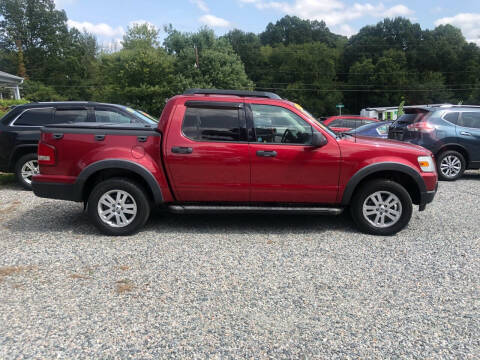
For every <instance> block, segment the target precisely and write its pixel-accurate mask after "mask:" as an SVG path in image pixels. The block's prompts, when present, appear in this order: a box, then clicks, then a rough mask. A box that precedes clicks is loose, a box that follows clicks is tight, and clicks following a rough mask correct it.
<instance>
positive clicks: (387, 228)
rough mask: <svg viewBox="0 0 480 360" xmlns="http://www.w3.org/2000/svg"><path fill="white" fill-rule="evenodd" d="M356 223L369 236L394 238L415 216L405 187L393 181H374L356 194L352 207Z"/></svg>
mask: <svg viewBox="0 0 480 360" xmlns="http://www.w3.org/2000/svg"><path fill="white" fill-rule="evenodd" d="M350 211H351V214H352V217H353V220H354V221H355V223H356V224H357V226H358V227H359V228H360V230H362V231H363V232H365V233H368V234H372V235H383V236H388V235H394V234H396V233H397V232H399V231H400V230H402V229H403V228H405V227H406V226H407V225H408V223H409V221H410V218H411V217H412V212H413V205H412V199H411V197H410V194H409V193H408V191H407V190H405V188H404V187H403V186H402V185H400V184H398V183H396V182H394V181H390V180H383V179H382V180H373V181H371V182H368V183H366V184H365V185H363V186H362V187H361V188H360V189H359V190H358V191H357V192H356V193H355V195H354V197H353V201H352V204H351V207H350Z"/></svg>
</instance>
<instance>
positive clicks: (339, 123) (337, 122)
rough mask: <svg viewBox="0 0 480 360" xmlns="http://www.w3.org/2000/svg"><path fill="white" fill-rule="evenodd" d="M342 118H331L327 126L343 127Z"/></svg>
mask: <svg viewBox="0 0 480 360" xmlns="http://www.w3.org/2000/svg"><path fill="white" fill-rule="evenodd" d="M344 125H345V124H344V121H343V119H337V120H333V121H332V122H331V123H330V125H328V127H345V126H344Z"/></svg>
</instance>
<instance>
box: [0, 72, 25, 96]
mask: <svg viewBox="0 0 480 360" xmlns="http://www.w3.org/2000/svg"><path fill="white" fill-rule="evenodd" d="M22 83H23V78H21V77H19V76H15V75H11V74H8V73H6V72H3V71H0V88H4V89H12V91H13V97H14V98H15V99H17V100H18V99H20V88H19V86H20V85H21V84H22ZM1 96H2V93H1V92H0V98H1Z"/></svg>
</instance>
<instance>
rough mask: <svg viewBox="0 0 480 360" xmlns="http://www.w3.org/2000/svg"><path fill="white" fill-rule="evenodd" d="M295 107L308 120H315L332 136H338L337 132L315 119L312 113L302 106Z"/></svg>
mask: <svg viewBox="0 0 480 360" xmlns="http://www.w3.org/2000/svg"><path fill="white" fill-rule="evenodd" d="M297 109H299V110H300V111H301V112H302V113H303V114H304V115H305V116H306V117H308V118H309V119H310V120H313V121H315V122H316V123H317V124H318V125H319V126H320V127H321V128H322V129H323V130H324V131H326V132H327V133H329V134H330V135H332V136H333V137H335V138H336V137H338V136H337V134H335V133H334V132H333V131H332V130H330V129H329V128H328V127H326V126H325V125H323V124H322V122H321V121H320V120H317V119H316V118H315V117H314V116H313V115H312V114H310V113H309V112H308V111H307V110H305V109H304V108H302V107H301V106H300V105H298V106H297Z"/></svg>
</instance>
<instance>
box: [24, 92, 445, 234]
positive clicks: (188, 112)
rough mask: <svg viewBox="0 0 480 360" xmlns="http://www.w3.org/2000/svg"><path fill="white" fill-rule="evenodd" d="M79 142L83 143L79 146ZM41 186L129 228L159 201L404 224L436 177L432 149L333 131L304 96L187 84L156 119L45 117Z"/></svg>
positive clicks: (36, 183) (383, 228)
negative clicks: (117, 121) (298, 99)
mask: <svg viewBox="0 0 480 360" xmlns="http://www.w3.org/2000/svg"><path fill="white" fill-rule="evenodd" d="M79 144H81V146H79ZM38 159H39V164H40V174H38V175H35V176H34V177H33V191H34V192H35V194H36V195H38V196H41V197H47V198H53V199H64V200H71V201H77V202H84V203H86V207H87V209H88V214H89V216H90V219H91V221H92V222H93V223H94V224H95V225H96V226H97V227H98V228H99V229H100V230H101V231H102V232H104V233H106V234H109V235H126V234H130V233H132V232H135V231H137V230H138V229H140V228H141V227H142V226H143V225H144V224H145V222H146V221H147V219H148V217H149V214H150V209H151V206H161V207H162V208H163V209H165V210H168V211H170V212H173V213H190V212H195V213H209V212H235V213H238V212H240V213H242V212H255V213H262V212H266V213H269V214H272V213H313V214H340V213H341V212H342V211H343V210H344V209H346V208H349V209H350V211H351V213H352V216H353V219H354V220H355V222H356V224H357V225H358V226H359V227H360V229H361V230H363V231H365V232H368V233H372V234H378V235H391V234H394V233H396V232H398V231H400V230H401V229H403V228H404V227H405V226H406V225H407V224H408V222H409V221H410V217H411V215H412V208H413V206H412V204H416V205H419V207H420V210H424V209H425V207H426V205H427V204H428V203H430V202H431V201H432V200H433V198H434V196H435V193H436V189H437V173H436V171H435V165H434V160H433V157H432V154H431V152H430V151H428V150H426V149H424V148H422V147H420V146H415V145H409V144H402V143H401V142H397V141H390V140H382V139H373V138H372V139H368V138H355V137H353V136H349V135H339V136H337V135H335V134H334V133H333V132H332V131H330V130H329V129H328V128H327V127H325V126H324V125H322V124H321V123H320V122H318V121H317V120H316V119H315V118H313V117H312V116H311V115H310V114H309V113H308V112H306V111H305V110H303V109H302V107H301V106H299V105H297V104H294V103H292V102H289V101H287V100H282V99H281V98H280V97H279V96H278V95H275V94H272V93H264V92H248V91H233V90H230V91H228V90H200V89H194V90H190V91H187V92H186V93H184V94H183V95H179V96H175V97H173V98H171V99H170V100H169V101H168V102H167V104H166V106H165V108H164V110H163V113H162V116H161V118H160V122H159V123H158V127H150V128H149V127H145V126H142V125H139V124H122V125H109V126H107V125H104V124H94V123H76V124H75V123H74V124H58V125H49V126H46V127H44V128H43V129H42V136H41V141H40V142H39V147H38Z"/></svg>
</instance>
